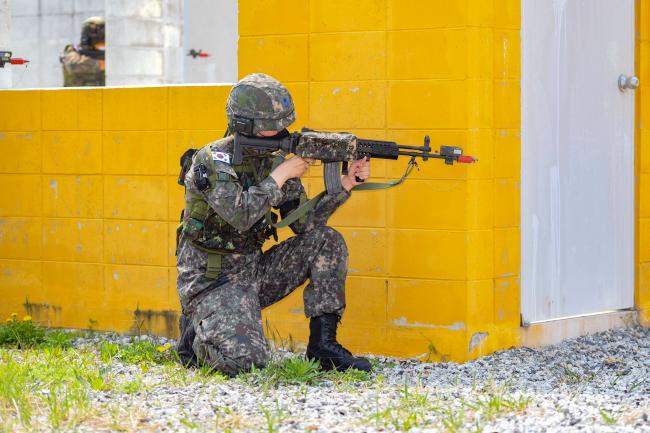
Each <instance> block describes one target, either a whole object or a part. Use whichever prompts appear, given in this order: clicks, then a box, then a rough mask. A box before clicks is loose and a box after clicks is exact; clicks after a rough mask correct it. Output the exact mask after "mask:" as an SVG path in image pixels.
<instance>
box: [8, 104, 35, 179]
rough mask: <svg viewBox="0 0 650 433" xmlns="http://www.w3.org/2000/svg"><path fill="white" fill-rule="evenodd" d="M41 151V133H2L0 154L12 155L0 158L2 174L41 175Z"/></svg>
mask: <svg viewBox="0 0 650 433" xmlns="http://www.w3.org/2000/svg"><path fill="white" fill-rule="evenodd" d="M0 94H2V92H0ZM0 122H1V120H0ZM41 149H42V146H41V133H40V132H0V152H1V153H2V155H11V158H7V157H6V156H5V157H4V158H0V173H40V172H41V167H42V163H41V159H42V157H43V155H42V150H41Z"/></svg>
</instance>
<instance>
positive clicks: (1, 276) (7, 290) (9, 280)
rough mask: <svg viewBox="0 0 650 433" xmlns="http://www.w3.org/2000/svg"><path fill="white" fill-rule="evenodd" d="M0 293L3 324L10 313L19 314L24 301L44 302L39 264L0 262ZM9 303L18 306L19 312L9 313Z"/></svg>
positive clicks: (0, 317) (0, 318)
mask: <svg viewBox="0 0 650 433" xmlns="http://www.w3.org/2000/svg"><path fill="white" fill-rule="evenodd" d="M0 291H2V298H3V299H2V300H3V302H2V303H0V320H2V322H3V323H4V320H5V319H6V318H7V316H9V315H10V314H11V313H16V314H20V312H21V310H22V304H23V303H24V302H25V300H26V299H30V300H31V301H32V302H44V301H45V293H44V291H43V275H42V270H41V262H37V261H23V260H0ZM9 303H13V304H14V305H20V307H21V308H20V310H19V309H14V310H13V311H10V310H9V309H8V307H9ZM14 308H15V307H14Z"/></svg>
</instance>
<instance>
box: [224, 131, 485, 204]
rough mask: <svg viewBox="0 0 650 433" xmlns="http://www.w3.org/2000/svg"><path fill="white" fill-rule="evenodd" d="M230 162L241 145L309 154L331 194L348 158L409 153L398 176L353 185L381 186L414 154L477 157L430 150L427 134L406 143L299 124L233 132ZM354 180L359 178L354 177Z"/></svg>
mask: <svg viewBox="0 0 650 433" xmlns="http://www.w3.org/2000/svg"><path fill="white" fill-rule="evenodd" d="M234 137H235V140H234V145H233V156H232V163H233V164H234V165H238V164H241V163H242V159H243V156H242V150H243V149H244V148H251V149H260V150H269V151H274V150H282V151H284V152H286V153H293V154H295V155H296V156H299V157H301V158H312V159H317V160H320V161H322V162H323V172H324V178H325V189H326V191H327V193H329V194H333V193H337V192H339V191H341V190H342V188H343V186H342V185H341V174H347V168H348V162H350V161H354V160H358V159H363V158H364V157H366V158H369V159H370V158H379V159H393V160H395V159H398V158H399V157H400V156H410V157H411V159H410V160H409V163H408V166H407V169H406V172H405V173H404V176H402V178H401V179H399V180H397V181H393V182H390V183H388V184H383V183H368V184H364V185H357V186H356V187H355V189H384V188H389V187H391V186H395V185H399V184H400V183H402V182H403V181H404V180H405V179H406V177H407V176H408V175H409V174H410V172H411V171H412V169H413V168H414V167H417V162H416V158H422V161H427V160H428V159H429V158H434V159H443V160H444V161H445V164H448V165H453V164H454V163H455V162H457V163H464V164H469V163H474V162H477V161H478V159H476V158H474V157H472V156H469V155H463V149H461V148H460V147H456V146H440V149H439V150H436V151H435V152H432V149H431V146H430V139H429V136H428V135H427V136H425V137H424V145H423V146H406V145H402V144H397V143H395V142H394V141H382V140H369V139H363V138H357V137H356V136H354V135H352V134H350V133H347V132H340V133H337V132H319V131H313V130H310V129H307V128H303V129H302V131H301V132H293V133H286V132H285V133H283V134H280V135H277V136H273V137H264V138H262V137H251V136H248V135H244V134H242V133H240V132H235V133H234ZM357 181H358V182H363V181H362V180H361V179H357Z"/></svg>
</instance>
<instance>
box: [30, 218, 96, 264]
mask: <svg viewBox="0 0 650 433" xmlns="http://www.w3.org/2000/svg"><path fill="white" fill-rule="evenodd" d="M103 232H104V229H103V224H102V221H101V220H82V219H76V218H75V219H73V218H45V219H44V220H43V259H44V260H52V261H62V262H91V263H101V261H102V259H103V249H104V245H103V244H104V239H103Z"/></svg>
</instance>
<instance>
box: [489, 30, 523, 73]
mask: <svg viewBox="0 0 650 433" xmlns="http://www.w3.org/2000/svg"><path fill="white" fill-rule="evenodd" d="M520 68H521V34H520V32H519V30H505V29H499V30H495V31H494V78H496V79H499V80H512V79H518V78H519V77H520V76H521V71H520Z"/></svg>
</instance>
